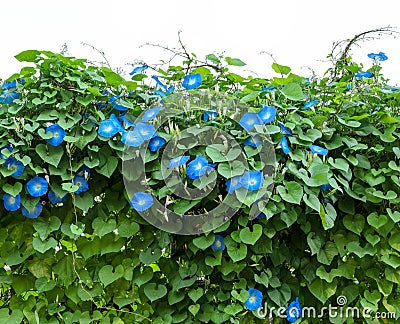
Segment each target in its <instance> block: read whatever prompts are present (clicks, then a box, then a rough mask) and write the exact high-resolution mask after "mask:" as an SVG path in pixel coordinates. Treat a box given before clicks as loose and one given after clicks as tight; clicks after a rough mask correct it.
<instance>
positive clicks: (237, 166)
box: [218, 161, 246, 179]
mask: <svg viewBox="0 0 400 324" xmlns="http://www.w3.org/2000/svg"><path fill="white" fill-rule="evenodd" d="M245 171H246V168H245V166H244V164H243V163H242V162H240V161H232V162H229V163H227V162H225V163H220V164H218V173H219V174H220V175H222V176H223V177H224V178H226V179H230V178H232V177H235V176H241V175H243V173H244V172H245Z"/></svg>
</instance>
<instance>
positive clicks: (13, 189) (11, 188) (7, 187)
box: [3, 182, 22, 197]
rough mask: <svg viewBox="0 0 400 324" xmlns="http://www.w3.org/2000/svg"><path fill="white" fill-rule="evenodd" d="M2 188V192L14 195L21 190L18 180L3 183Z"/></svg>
mask: <svg viewBox="0 0 400 324" xmlns="http://www.w3.org/2000/svg"><path fill="white" fill-rule="evenodd" d="M3 190H4V192H6V193H8V194H10V195H11V196H14V197H15V196H16V195H18V194H19V193H20V192H21V190H22V184H21V183H20V182H16V183H15V184H14V185H11V184H9V183H5V184H4V185H3Z"/></svg>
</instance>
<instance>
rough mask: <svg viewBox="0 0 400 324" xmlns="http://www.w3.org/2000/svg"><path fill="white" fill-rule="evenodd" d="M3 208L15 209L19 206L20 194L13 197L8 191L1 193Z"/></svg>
mask: <svg viewBox="0 0 400 324" xmlns="http://www.w3.org/2000/svg"><path fill="white" fill-rule="evenodd" d="M3 203H4V208H5V209H6V210H8V211H16V210H18V209H19V207H21V196H20V195H19V194H18V195H16V196H15V197H14V196H11V195H10V194H8V193H5V194H4V195H3Z"/></svg>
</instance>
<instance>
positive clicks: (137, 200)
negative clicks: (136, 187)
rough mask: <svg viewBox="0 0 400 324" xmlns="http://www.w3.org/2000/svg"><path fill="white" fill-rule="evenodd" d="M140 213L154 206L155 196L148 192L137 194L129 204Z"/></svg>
mask: <svg viewBox="0 0 400 324" xmlns="http://www.w3.org/2000/svg"><path fill="white" fill-rule="evenodd" d="M129 204H130V205H131V206H132V208H133V209H134V210H136V211H138V212H143V211H145V210H147V209H149V208H150V207H151V206H153V204H154V200H153V196H152V195H151V194H149V193H147V192H137V193H135V194H134V195H133V198H132V199H131V201H130V203H129Z"/></svg>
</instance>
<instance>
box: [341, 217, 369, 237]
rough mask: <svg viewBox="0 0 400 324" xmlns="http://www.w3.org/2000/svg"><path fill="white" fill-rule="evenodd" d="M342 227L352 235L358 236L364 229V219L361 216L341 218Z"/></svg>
mask: <svg viewBox="0 0 400 324" xmlns="http://www.w3.org/2000/svg"><path fill="white" fill-rule="evenodd" d="M343 225H344V226H345V227H346V228H347V229H348V230H349V231H352V232H353V233H356V234H357V235H360V234H361V232H362V231H363V229H364V225H365V219H364V217H363V216H362V215H361V214H356V215H346V216H345V217H344V218H343Z"/></svg>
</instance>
